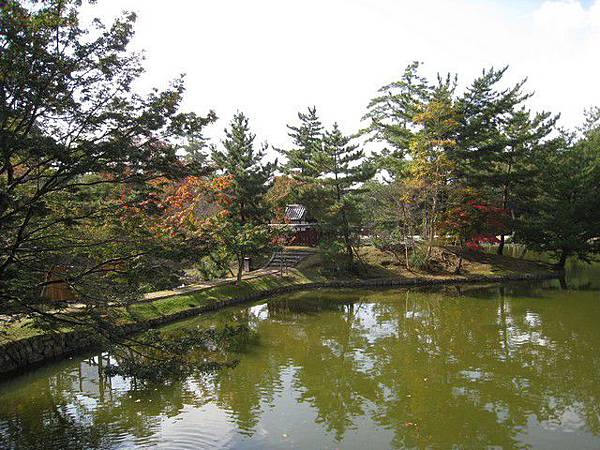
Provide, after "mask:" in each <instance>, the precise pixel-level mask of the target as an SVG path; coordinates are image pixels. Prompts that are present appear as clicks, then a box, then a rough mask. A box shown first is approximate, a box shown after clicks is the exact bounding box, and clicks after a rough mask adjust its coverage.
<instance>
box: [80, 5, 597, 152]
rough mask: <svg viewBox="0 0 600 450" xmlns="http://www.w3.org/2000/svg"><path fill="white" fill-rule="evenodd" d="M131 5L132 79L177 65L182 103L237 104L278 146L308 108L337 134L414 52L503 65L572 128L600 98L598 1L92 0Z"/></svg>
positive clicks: (463, 68)
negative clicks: (336, 126)
mask: <svg viewBox="0 0 600 450" xmlns="http://www.w3.org/2000/svg"><path fill="white" fill-rule="evenodd" d="M122 10H130V11H135V12H136V13H137V14H138V25H137V34H136V38H135V41H134V44H133V46H134V48H135V49H138V50H140V49H144V50H145V52H146V57H147V61H146V68H147V73H146V75H145V77H144V80H143V83H142V85H143V86H145V87H150V86H157V87H161V86H165V85H166V83H167V82H168V80H170V79H172V78H174V77H176V76H177V75H178V74H179V73H186V74H187V81H186V85H187V93H186V102H185V107H186V109H189V110H193V111H196V112H198V113H206V112H207V111H208V110H209V109H214V110H215V111H216V112H217V115H218V116H219V118H220V120H219V122H218V123H217V124H216V125H214V126H212V127H211V128H212V129H211V130H209V135H211V136H214V137H219V138H220V137H221V136H222V129H223V128H224V126H225V125H226V124H227V122H228V121H229V119H230V118H231V116H232V114H233V113H234V112H235V111H236V110H238V109H239V110H242V111H244V112H245V113H246V114H248V115H249V116H250V119H251V125H252V127H253V129H254V131H255V132H256V133H257V134H258V139H259V140H260V141H263V140H268V141H269V143H271V144H273V145H275V146H284V145H286V144H287V143H288V140H287V134H286V133H287V131H286V127H285V125H286V124H287V123H290V122H293V121H294V120H295V119H296V113H297V111H299V110H304V109H305V108H306V107H307V106H309V105H316V106H317V109H318V111H319V113H320V115H321V118H322V119H323V121H324V122H325V123H326V124H330V123H332V122H333V121H338V122H339V123H340V125H341V127H342V129H343V130H344V131H346V132H354V131H355V130H356V129H357V128H358V127H359V126H360V118H361V117H362V115H363V114H364V112H365V107H366V105H367V103H368V101H369V99H370V98H371V97H373V96H374V94H375V93H376V90H377V89H378V88H379V87H380V86H381V85H383V84H385V83H388V82H390V81H393V80H395V79H398V78H399V76H400V75H401V73H402V70H403V69H404V67H405V66H406V65H407V64H408V63H409V62H411V61H413V60H419V61H422V62H424V63H425V73H426V74H428V75H432V76H435V74H436V73H437V72H444V73H445V72H448V71H450V72H457V73H458V75H459V81H462V83H463V84H465V83H467V82H469V81H470V80H471V79H472V78H473V77H474V76H475V75H476V74H478V73H479V72H480V71H481V69H482V68H484V67H489V66H491V65H494V66H496V67H499V66H503V65H506V64H508V65H510V66H511V68H510V72H509V78H510V81H517V80H518V79H520V78H523V77H528V78H529V82H528V88H529V89H530V90H533V91H535V92H536V96H535V97H534V100H533V102H532V105H531V106H532V107H533V108H534V109H545V110H550V111H553V112H561V113H562V124H563V125H564V126H569V127H572V126H575V125H577V124H578V123H579V122H580V120H581V118H582V112H583V109H584V108H586V107H589V106H592V105H600V0H294V1H292V0H168V1H159V0H119V1H117V0H101V1H99V2H98V4H97V5H95V6H93V7H92V11H93V14H94V15H96V16H99V17H101V18H103V19H110V18H112V17H114V16H115V15H116V14H118V13H119V12H120V11H122Z"/></svg>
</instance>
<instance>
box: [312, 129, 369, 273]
mask: <svg viewBox="0 0 600 450" xmlns="http://www.w3.org/2000/svg"><path fill="white" fill-rule="evenodd" d="M350 141H351V138H350V137H347V136H344V135H343V134H342V132H341V131H340V129H339V127H338V125H337V123H336V124H334V126H333V129H332V130H331V131H327V132H326V133H325V136H324V139H323V146H322V148H321V149H320V150H319V151H318V152H316V153H315V154H314V159H313V161H312V162H311V167H312V168H313V169H314V171H315V173H316V174H317V175H318V177H319V178H318V183H319V185H320V188H321V189H322V190H323V191H324V193H325V195H326V198H328V200H329V202H328V203H329V206H328V208H327V211H326V214H324V215H323V219H324V220H323V221H324V223H323V224H322V225H323V227H324V228H325V232H326V235H330V236H331V238H333V239H334V240H337V239H341V240H342V242H343V245H344V248H345V253H346V258H347V264H348V268H352V266H353V255H354V251H353V246H354V244H355V242H356V239H355V236H356V235H357V234H358V232H359V231H360V230H359V228H360V216H359V210H360V209H359V207H358V193H359V187H360V185H361V183H364V182H365V181H367V180H369V179H371V178H372V177H373V175H374V173H375V171H374V169H373V166H372V165H371V163H370V162H369V161H368V160H366V159H365V154H364V151H363V150H362V149H361V148H359V146H358V145H353V144H351V143H350Z"/></svg>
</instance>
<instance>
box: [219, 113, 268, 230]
mask: <svg viewBox="0 0 600 450" xmlns="http://www.w3.org/2000/svg"><path fill="white" fill-rule="evenodd" d="M225 136H226V138H225V140H223V142H222V144H223V150H218V149H213V152H212V160H213V162H214V164H215V166H216V167H217V168H218V169H219V170H221V171H222V172H223V174H224V175H228V176H230V177H231V179H232V188H231V189H232V194H233V197H234V199H235V200H234V203H233V204H232V205H231V212H232V213H233V214H235V215H236V216H237V217H238V218H239V221H240V222H241V223H247V222H250V223H253V224H264V223H266V222H267V220H268V217H267V215H268V212H267V209H266V207H265V204H264V201H263V198H264V196H265V194H266V193H267V191H268V190H269V188H270V186H271V182H272V180H273V174H274V171H275V166H276V163H266V164H265V163H263V158H264V156H265V152H266V149H267V148H268V145H267V144H263V145H262V146H261V148H260V149H259V150H256V149H255V148H254V140H255V139H256V135H255V134H253V133H252V132H251V131H250V127H249V120H248V118H247V117H246V116H245V115H244V114H243V113H241V112H239V113H237V114H236V115H235V116H234V117H233V120H232V121H231V123H230V125H229V129H226V130H225Z"/></svg>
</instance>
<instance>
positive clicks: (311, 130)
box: [278, 106, 323, 177]
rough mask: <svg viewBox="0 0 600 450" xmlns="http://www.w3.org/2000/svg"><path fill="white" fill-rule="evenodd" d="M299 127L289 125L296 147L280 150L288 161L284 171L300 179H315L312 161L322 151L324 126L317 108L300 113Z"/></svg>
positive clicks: (290, 134)
mask: <svg viewBox="0 0 600 450" xmlns="http://www.w3.org/2000/svg"><path fill="white" fill-rule="evenodd" d="M298 119H300V124H299V125H288V126H287V127H288V129H289V133H288V135H289V136H290V138H291V139H292V142H293V145H294V147H293V148H291V149H289V150H283V149H278V151H279V152H280V153H281V154H282V155H283V156H284V157H285V158H286V159H287V163H286V164H285V166H284V170H285V171H286V172H287V173H289V174H293V175H295V176H299V177H313V176H315V175H317V173H316V172H315V168H314V167H312V166H311V164H310V161H312V160H313V156H314V155H315V154H316V153H317V152H318V151H319V150H320V149H321V145H322V141H323V126H322V124H321V121H320V120H319V117H318V115H317V108H316V107H314V106H313V107H312V108H310V107H309V108H308V113H306V114H303V113H301V112H299V113H298Z"/></svg>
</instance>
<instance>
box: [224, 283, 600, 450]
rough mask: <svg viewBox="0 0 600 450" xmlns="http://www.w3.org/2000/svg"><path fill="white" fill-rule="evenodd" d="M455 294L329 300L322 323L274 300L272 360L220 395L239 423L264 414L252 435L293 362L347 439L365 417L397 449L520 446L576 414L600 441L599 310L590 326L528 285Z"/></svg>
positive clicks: (239, 374)
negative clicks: (528, 435)
mask: <svg viewBox="0 0 600 450" xmlns="http://www.w3.org/2000/svg"><path fill="white" fill-rule="evenodd" d="M445 294H446V295H441V294H438V295H431V294H429V295H422V294H418V293H414V292H413V293H408V294H406V298H405V299H403V300H401V299H398V298H396V299H394V301H393V302H390V301H383V302H377V303H372V304H365V303H363V304H346V303H344V302H340V301H337V302H336V301H335V300H334V299H325V301H324V302H323V305H324V309H325V313H323V312H322V314H321V315H316V312H317V310H318V308H316V306H315V305H316V303H315V302H309V304H308V305H306V310H308V312H309V314H307V315H303V314H302V311H303V309H304V308H305V306H303V305H302V304H295V303H294V302H292V301H289V300H288V301H287V302H272V303H270V304H269V317H270V318H271V319H272V320H269V321H262V322H259V324H258V333H259V335H260V336H261V340H262V341H263V342H264V341H268V342H270V343H271V344H270V345H269V349H268V351H265V352H259V353H258V354H256V355H255V357H253V358H251V359H248V360H244V359H242V363H241V364H240V367H238V368H237V369H236V370H235V371H232V372H229V373H227V382H226V383H225V384H220V385H219V386H218V387H217V388H218V389H220V390H221V391H222V392H224V393H225V395H221V394H220V398H221V400H222V401H223V402H224V403H223V404H224V405H226V406H227V408H228V409H229V410H231V411H233V412H234V414H236V413H237V414H240V417H242V416H243V417H251V414H252V413H251V412H252V411H255V412H256V413H257V414H256V416H254V417H253V418H252V420H248V421H247V422H246V424H245V425H246V428H245V429H246V430H249V429H250V428H249V427H252V426H253V425H254V424H256V423H257V422H258V420H259V418H260V417H259V416H260V411H261V408H260V404H261V400H262V399H264V397H263V396H262V392H263V390H265V389H268V388H269V386H272V385H273V380H277V379H278V374H277V368H283V367H287V366H289V365H290V364H291V365H293V366H294V367H297V371H296V373H295V378H294V387H295V389H296V391H297V392H299V395H298V399H299V400H300V401H303V402H308V403H310V404H311V405H312V406H313V407H314V408H315V409H316V410H317V414H318V418H317V422H320V423H323V425H324V427H325V429H327V430H330V431H334V432H335V434H336V437H337V439H338V440H341V438H342V437H343V436H344V434H345V432H346V430H347V429H348V428H350V427H352V425H353V422H354V419H355V418H356V417H359V416H362V415H365V414H370V415H371V417H372V418H373V419H374V420H375V421H376V422H377V423H378V424H380V425H381V426H382V427H385V428H393V429H394V431H395V439H394V442H393V444H394V445H395V446H397V447H402V446H421V445H425V444H426V443H436V444H438V445H440V446H441V447H445V446H452V445H454V444H461V445H464V446H466V447H475V448H479V447H483V446H485V445H490V444H493V445H499V446H502V447H504V448H515V447H521V446H522V445H521V444H520V442H519V433H520V432H521V431H523V430H526V429H527V426H528V420H529V418H530V416H532V415H535V416H536V418H537V420H538V421H540V422H554V423H557V424H559V425H560V422H561V420H562V417H563V415H564V414H565V413H566V412H569V411H570V412H571V413H573V412H575V413H577V414H578V415H580V416H581V417H582V418H583V419H584V420H585V422H586V424H587V428H588V429H589V430H590V431H592V432H593V433H595V434H600V429H599V427H598V417H599V414H598V413H599V412H600V411H599V408H598V400H600V391H599V387H598V386H597V383H596V382H595V378H594V374H595V373H598V372H597V370H598V369H600V367H598V364H600V357H599V356H598V355H595V354H594V352H593V350H594V349H596V348H597V345H598V337H597V331H596V328H595V323H594V322H595V318H597V317H598V314H597V313H598V310H597V308H596V309H594V307H593V305H591V304H590V302H585V301H584V298H583V297H582V298H581V300H582V301H584V304H582V305H581V308H583V309H587V311H589V312H590V314H589V315H587V317H588V320H585V319H582V317H581V316H580V315H573V314H572V311H573V310H572V305H570V304H568V303H566V302H564V301H563V302H561V301H559V300H552V299H545V300H544V299H541V298H540V300H539V303H532V302H531V301H527V302H523V301H522V300H519V299H522V298H524V297H527V296H528V294H529V296H531V291H529V290H527V289H526V288H524V287H522V286H518V285H514V286H513V285H508V286H505V287H495V288H494V292H493V294H492V295H488V296H487V298H485V297H484V298H481V296H479V295H478V294H479V293H478V292H477V293H474V292H469V290H468V289H467V290H462V291H460V290H457V292H456V294H457V295H458V296H460V298H457V295H455V296H454V297H452V296H450V297H449V296H448V295H447V294H448V293H445ZM475 294H477V296H478V297H479V298H477V299H474V298H473V297H474V296H475ZM538 295H539V293H534V295H533V296H534V297H537V296H538ZM506 296H514V297H516V300H514V301H509V300H506V299H505V297H506ZM374 297H378V295H377V294H376V295H374ZM321 300H324V299H323V298H321ZM366 300H368V298H367V299H365V301H366ZM323 315H324V316H326V318H325V319H323V320H319V319H320V318H322V316H323ZM286 319H287V320H286ZM315 321H316V322H317V323H315ZM365 322H369V325H365ZM374 324H375V325H374ZM375 328H377V329H376V330H375ZM373 336H375V337H373ZM369 340H370V341H369ZM400 343H401V344H400ZM265 373H268V376H264V374H265ZM231 392H236V393H239V392H244V395H245V397H246V398H253V399H254V401H253V402H252V406H251V407H249V406H248V405H247V404H246V405H243V406H242V408H241V409H238V407H239V406H241V405H240V404H237V403H227V398H228V397H227V396H228V395H229V396H230V395H231ZM242 411H243V413H242Z"/></svg>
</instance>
